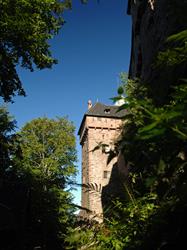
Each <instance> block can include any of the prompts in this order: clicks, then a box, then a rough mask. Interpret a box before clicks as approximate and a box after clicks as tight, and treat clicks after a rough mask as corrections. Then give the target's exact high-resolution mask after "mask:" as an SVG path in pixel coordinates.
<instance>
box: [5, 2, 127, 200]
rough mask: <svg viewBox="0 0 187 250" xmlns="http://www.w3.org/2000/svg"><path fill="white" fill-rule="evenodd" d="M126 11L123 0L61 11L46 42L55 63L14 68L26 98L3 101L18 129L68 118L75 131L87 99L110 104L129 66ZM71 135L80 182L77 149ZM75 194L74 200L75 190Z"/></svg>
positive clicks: (77, 3) (74, 3)
mask: <svg viewBox="0 0 187 250" xmlns="http://www.w3.org/2000/svg"><path fill="white" fill-rule="evenodd" d="M126 9H127V0H100V3H99V4H98V3H97V1H96V0H89V3H88V4H87V5H82V4H80V1H79V0H74V1H73V10H72V11H67V12H66V13H65V15H64V17H65V20H66V24H65V25H64V26H63V28H62V30H61V31H60V33H59V34H58V35H57V36H56V37H55V39H53V40H52V41H51V42H50V44H51V50H52V52H53V55H54V56H55V57H56V58H57V59H58V65H54V67H53V69H52V70H42V71H36V72H34V73H31V72H29V71H26V70H22V69H20V70H19V72H20V77H21V80H22V82H23V86H24V88H25V90H26V92H27V97H25V98H24V97H16V98H14V101H15V103H14V104H9V105H8V106H9V111H10V113H11V114H12V115H14V116H15V118H16V120H17V124H18V127H19V128H21V127H22V126H23V125H24V124H25V123H26V122H28V121H30V120H32V119H34V118H37V117H41V116H47V117H49V118H54V117H55V116H68V117H69V120H71V121H73V122H74V124H75V126H76V134H77V131H78V128H79V125H80V123H81V120H82V117H83V115H84V112H86V110H87V101H88V100H89V99H91V100H92V102H93V103H94V102H96V101H97V100H99V102H102V103H106V104H112V102H111V101H110V97H113V96H115V95H116V93H117V88H118V86H119V78H118V76H119V73H120V72H122V71H123V72H128V67H129V60H130V42H131V18H130V17H129V16H128V15H127V14H126ZM76 137H77V150H78V158H79V161H78V168H79V171H80V173H79V175H78V177H77V180H78V182H80V180H81V178H80V174H81V148H80V146H79V138H78V136H77V135H76ZM75 196H76V198H75V201H76V202H78V203H79V202H80V190H78V191H77V192H75Z"/></svg>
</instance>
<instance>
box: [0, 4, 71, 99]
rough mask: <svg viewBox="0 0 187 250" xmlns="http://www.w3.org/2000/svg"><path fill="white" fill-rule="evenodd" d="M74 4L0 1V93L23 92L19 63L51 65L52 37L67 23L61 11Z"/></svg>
mask: <svg viewBox="0 0 187 250" xmlns="http://www.w3.org/2000/svg"><path fill="white" fill-rule="evenodd" d="M70 8H71V0H65V1H59V0H55V1H53V0H45V1H40V0H3V1H2V0H1V1H0V33H1V40H0V64H1V70H0V83H1V89H0V95H1V96H2V97H3V98H4V100H5V101H10V100H11V97H12V95H14V94H15V93H16V92H18V94H20V95H24V94H25V92H24V90H23V88H22V84H21V81H20V79H19V76H18V73H17V69H16V67H17V65H21V67H24V68H27V69H30V70H31V71H33V70H34V68H35V67H36V68H38V69H43V68H51V66H52V65H53V64H54V63H56V62H57V61H56V60H55V59H53V58H52V56H51V51H50V45H49V43H48V41H49V39H51V38H53V36H54V35H56V34H57V33H58V31H59V29H60V27H61V26H62V25H63V24H64V20H63V18H62V13H63V12H64V10H66V9H70Z"/></svg>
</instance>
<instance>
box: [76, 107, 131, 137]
mask: <svg viewBox="0 0 187 250" xmlns="http://www.w3.org/2000/svg"><path fill="white" fill-rule="evenodd" d="M118 110H119V106H111V105H105V104H102V103H100V102H96V103H95V104H94V105H93V106H92V107H91V108H90V109H88V111H87V112H86V113H85V114H84V117H83V120H82V122H81V125H80V128H79V131H78V135H80V131H81V128H82V126H83V123H84V121H85V119H86V116H95V117H108V118H116V119H122V118H123V116H124V115H125V114H126V113H127V111H126V110H120V111H118Z"/></svg>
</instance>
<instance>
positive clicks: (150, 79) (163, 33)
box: [128, 0, 187, 95]
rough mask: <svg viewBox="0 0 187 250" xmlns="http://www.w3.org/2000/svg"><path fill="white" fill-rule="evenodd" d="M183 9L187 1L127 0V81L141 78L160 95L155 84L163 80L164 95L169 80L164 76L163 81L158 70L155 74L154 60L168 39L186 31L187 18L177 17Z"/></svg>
mask: <svg viewBox="0 0 187 250" xmlns="http://www.w3.org/2000/svg"><path fill="white" fill-rule="evenodd" d="M185 9H187V1H186V0H180V1H176V0H136V1H134V0H129V9H128V14H130V15H131V16H132V45H131V61H130V68H129V76H130V78H136V77H138V78H141V79H142V81H144V82H147V83H149V84H151V85H152V86H153V88H154V87H155V88H156V91H159V85H158V80H159V81H160V82H161V78H162V77H163V81H162V82H161V84H162V85H164V84H165V86H166V94H167V83H166V82H169V81H170V79H168V76H167V81H166V79H165V78H164V76H162V72H160V69H158V70H156V68H155V63H156V56H157V54H158V52H159V51H162V50H163V49H164V48H165V46H166V44H165V41H166V39H167V37H168V36H170V35H172V34H174V33H176V32H179V31H181V30H183V29H186V23H187V17H186V15H184V14H183V15H182V14H180V13H181V12H182V11H184V10H185ZM165 73H166V71H165ZM170 75H171V74H170ZM172 80H173V76H172V75H171V81H172ZM157 86H158V88H157ZM154 91H155V90H154ZM159 94H160V93H159V92H158V95H159Z"/></svg>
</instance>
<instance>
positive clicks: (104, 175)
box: [103, 171, 110, 179]
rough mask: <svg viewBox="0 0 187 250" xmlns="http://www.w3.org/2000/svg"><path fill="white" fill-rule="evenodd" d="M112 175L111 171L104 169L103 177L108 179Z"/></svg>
mask: <svg viewBox="0 0 187 250" xmlns="http://www.w3.org/2000/svg"><path fill="white" fill-rule="evenodd" d="M109 177H110V171H104V172H103V178H104V179H108V178H109Z"/></svg>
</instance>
